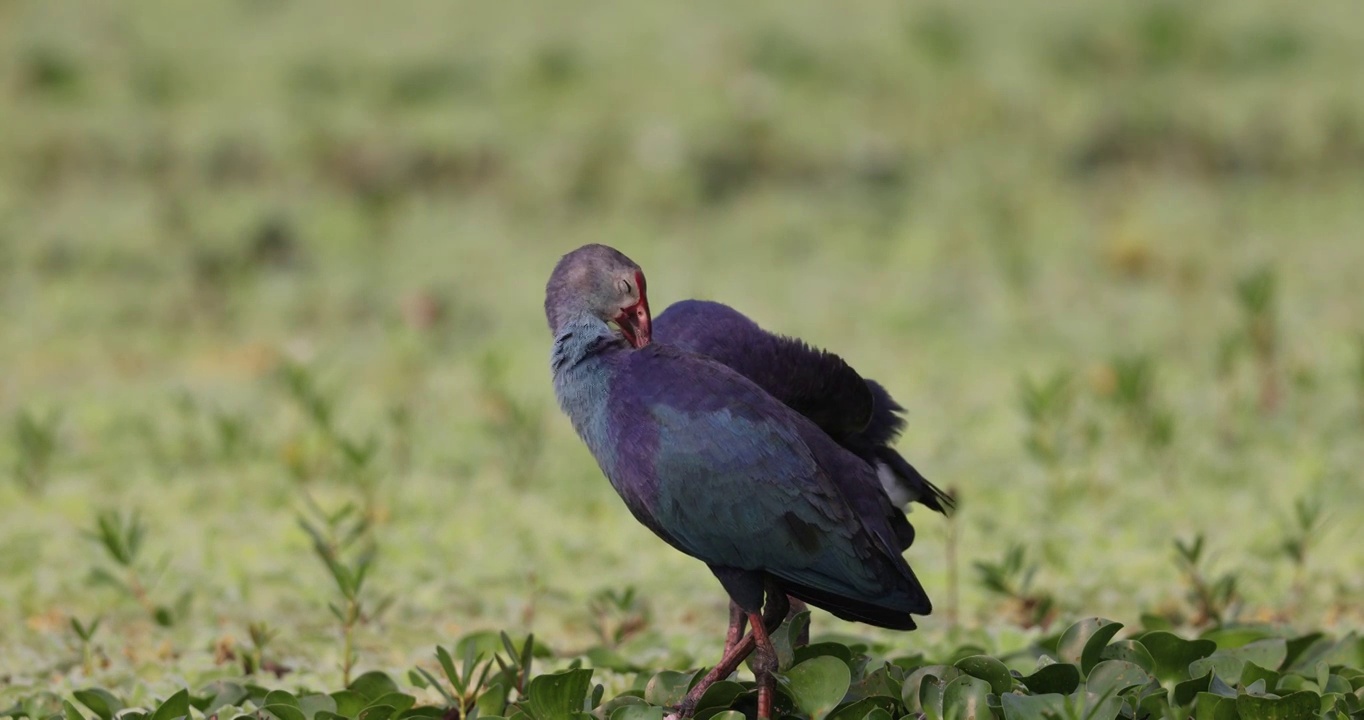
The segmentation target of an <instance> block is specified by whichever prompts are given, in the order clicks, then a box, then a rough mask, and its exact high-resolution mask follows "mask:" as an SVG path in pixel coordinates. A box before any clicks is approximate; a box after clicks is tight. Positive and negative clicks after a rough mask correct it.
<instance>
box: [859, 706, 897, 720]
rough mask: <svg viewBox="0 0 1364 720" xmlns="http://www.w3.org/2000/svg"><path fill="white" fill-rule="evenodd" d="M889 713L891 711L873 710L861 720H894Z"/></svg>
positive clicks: (883, 709)
mask: <svg viewBox="0 0 1364 720" xmlns="http://www.w3.org/2000/svg"><path fill="white" fill-rule="evenodd" d="M890 713H891V711H889V710H886V709H885V708H875V709H873V710H871V711H870V712H868V713H867V714H866V715H863V716H862V720H895V716H894V715H891V714H890Z"/></svg>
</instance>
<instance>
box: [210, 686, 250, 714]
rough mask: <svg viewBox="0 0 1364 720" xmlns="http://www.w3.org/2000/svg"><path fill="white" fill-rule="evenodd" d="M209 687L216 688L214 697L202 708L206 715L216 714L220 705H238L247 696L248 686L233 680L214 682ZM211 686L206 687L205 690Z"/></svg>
mask: <svg viewBox="0 0 1364 720" xmlns="http://www.w3.org/2000/svg"><path fill="white" fill-rule="evenodd" d="M209 688H214V692H213V699H212V700H210V701H209V702H208V704H207V705H205V706H204V707H203V708H201V710H202V711H203V713H204V717H208V716H211V715H214V714H215V713H216V712H217V710H218V708H220V707H226V706H228V705H237V704H238V703H240V702H241V701H242V700H244V699H246V696H247V692H246V688H244V687H242V686H241V685H238V684H236V683H232V682H217V683H213V684H212V685H210V686H209ZM209 688H205V690H208V689H209Z"/></svg>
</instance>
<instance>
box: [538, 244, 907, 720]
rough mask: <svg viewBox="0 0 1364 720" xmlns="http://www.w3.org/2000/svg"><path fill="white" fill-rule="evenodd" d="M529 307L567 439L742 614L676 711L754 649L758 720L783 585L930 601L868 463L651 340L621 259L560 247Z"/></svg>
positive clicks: (856, 613) (892, 613) (609, 252)
mask: <svg viewBox="0 0 1364 720" xmlns="http://www.w3.org/2000/svg"><path fill="white" fill-rule="evenodd" d="M545 314H546V317H547V319H548V321H549V326H550V330H551V332H552V333H553V335H554V347H553V351H552V353H551V360H550V364H551V368H552V370H553V375H554V391H555V395H556V397H557V398H558V401H559V406H560V407H561V408H562V409H563V411H564V413H565V414H566V415H568V417H569V419H570V420H571V421H572V423H573V427H574V429H575V430H576V431H577V433H578V435H579V437H581V438H582V440H583V442H584V443H585V444H586V445H587V447H588V449H589V450H590V451H591V452H592V455H593V456H594V457H595V458H596V460H597V463H598V465H600V466H601V469H602V471H603V473H604V474H605V475H606V477H607V479H609V480H610V482H611V484H612V486H613V487H614V488H615V489H616V492H617V493H619V494H620V496H621V498H622V499H623V500H624V501H625V505H626V507H627V508H628V509H629V510H630V512H631V513H632V514H633V515H634V516H635V518H636V519H637V520H639V521H640V522H641V523H642V524H643V525H645V526H646V527H648V528H649V529H650V530H652V531H653V532H654V533H655V534H656V535H658V536H659V537H660V538H662V539H663V540H664V541H665V542H667V543H668V544H670V545H672V546H673V547H675V548H676V549H678V550H680V551H682V552H684V553H686V554H688V555H690V556H692V557H695V558H697V559H699V560H701V561H702V562H704V563H706V565H707V566H708V567H709V568H710V570H711V572H712V573H714V575H715V576H716V578H717V579H718V580H719V581H720V584H721V585H722V586H723V587H724V589H725V591H726V592H727V593H728V594H729V597H730V599H731V600H732V601H733V602H734V604H736V605H737V606H738V607H739V608H741V609H742V611H743V612H744V614H745V616H746V617H747V620H748V622H749V623H750V624H751V625H752V632H751V633H749V634H748V635H747V636H746V637H745V638H744V640H743V641H742V642H740V643H739V644H738V645H737V646H736V647H733V648H731V649H730V650H729V651H728V652H726V654H725V657H724V658H722V659H721V661H720V663H719V664H717V665H716V667H715V668H713V669H712V670H711V672H710V673H708V674H707V676H706V677H705V678H704V679H703V680H702V681H701V683H698V685H697V686H695V687H694V688H693V689H692V691H691V692H689V693H688V696H687V699H686V700H684V701H683V704H682V706H681V707H679V711H680V714H682V715H687V714H689V713H690V712H691V711H692V710H693V709H694V707H695V702H696V700H698V699H699V698H700V696H701V694H702V693H703V692H704V690H705V688H706V687H707V686H709V685H710V684H712V683H713V682H714V681H715V680H718V679H720V678H723V677H725V676H727V675H729V673H731V672H733V671H734V669H735V668H736V667H737V666H738V664H739V662H741V661H742V659H743V657H744V656H746V655H747V654H748V653H749V652H755V656H754V663H753V667H754V670H755V672H754V674H755V675H756V676H757V679H758V688H759V690H758V714H759V717H763V718H767V717H770V716H771V710H772V694H773V688H774V678H773V673H774V672H775V671H776V669H777V667H776V665H777V657H776V651H775V648H774V647H773V646H772V642H771V639H770V638H769V637H768V633H769V632H770V631H771V630H773V629H775V628H776V627H777V625H779V624H780V622H781V620H782V619H783V618H784V617H785V615H786V611H787V607H788V600H787V596H791V597H795V598H798V599H800V600H802V601H804V602H807V603H809V604H811V605H814V606H815V607H819V608H823V609H825V610H827V611H829V612H831V613H833V614H834V615H836V616H838V617H841V618H844V619H847V620H855V621H860V622H865V623H868V624H871V625H877V626H880V627H886V628H892V629H899V630H911V629H913V628H914V627H915V623H914V620H913V618H912V617H911V615H927V614H929V613H930V612H931V610H932V606H931V603H930V602H929V599H928V596H927V594H926V593H925V592H924V589H923V587H922V586H921V585H920V584H919V581H918V579H917V578H915V576H914V573H913V571H912V570H910V568H909V565H908V564H907V563H906V562H905V560H904V558H903V557H902V556H901V553H902V551H903V548H904V547H905V546H906V544H907V539H909V538H912V537H913V531H912V529H910V528H909V523H908V521H907V520H906V519H905V517H904V515H903V514H902V513H901V512H900V511H899V509H898V508H897V507H896V506H895V505H894V504H893V503H892V502H891V501H890V499H889V497H888V496H887V494H886V493H885V491H884V490H883V489H882V487H881V483H880V480H879V479H878V477H877V472H876V470H875V469H874V468H873V467H872V466H871V465H869V464H868V463H867V462H865V461H864V460H862V459H861V458H860V457H858V456H857V455H855V454H854V453H852V452H849V451H848V450H847V449H845V448H844V447H842V446H841V445H839V444H838V442H836V441H835V440H834V439H833V438H832V437H831V436H830V435H829V434H828V433H827V432H825V431H824V430H822V429H821V428H820V427H819V426H818V425H816V424H815V423H813V422H811V421H810V420H809V419H808V418H806V417H805V416H804V415H802V414H800V413H799V412H797V411H795V410H793V409H792V408H791V407H789V406H787V405H786V404H784V403H782V402H781V401H780V400H777V399H776V398H774V397H773V396H772V395H770V394H768V393H767V392H766V391H764V390H763V389H762V388H761V387H759V386H758V385H757V384H755V383H754V382H753V381H751V380H749V379H748V378H746V377H744V376H743V375H741V374H740V373H738V372H735V371H734V370H732V369H730V368H729V367H727V366H725V365H724V364H722V363H720V362H717V361H715V360H713V359H711V358H708V357H706V356H703V355H698V354H695V353H690V352H687V351H685V350H681V349H678V348H676V347H673V346H670V345H666V344H662V343H651V342H650V339H651V330H652V320H651V318H650V316H649V311H648V302H647V298H646V294H645V282H644V274H643V272H642V271H641V270H640V268H639V266H638V265H636V264H635V263H634V262H632V261H631V260H630V259H629V258H627V257H625V256H624V255H622V254H621V253H620V252H618V251H616V250H614V249H612V248H609V247H606V246H604V245H586V246H584V247H581V248H579V249H577V250H575V251H573V252H571V253H569V254H567V255H565V256H564V257H563V258H562V259H560V260H559V263H558V264H557V265H556V266H555V268H554V272H553V274H552V275H551V276H550V279H549V283H548V284H547V286H546V289H545ZM609 323H615V324H616V325H617V329H613V328H612V327H611V325H610V324H609ZM764 600H766V603H767V606H766V612H765V613H764Z"/></svg>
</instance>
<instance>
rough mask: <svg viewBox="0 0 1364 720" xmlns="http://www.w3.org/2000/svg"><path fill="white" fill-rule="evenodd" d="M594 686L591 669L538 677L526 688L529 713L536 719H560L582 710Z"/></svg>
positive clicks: (565, 671) (566, 671) (526, 705)
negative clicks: (589, 691) (588, 692)
mask: <svg viewBox="0 0 1364 720" xmlns="http://www.w3.org/2000/svg"><path fill="white" fill-rule="evenodd" d="M591 687H592V670H591V668H583V669H580V670H564V671H562V672H557V673H553V674H550V675H540V676H537V677H536V678H535V679H533V680H531V681H530V685H529V686H528V687H527V688H526V703H525V709H526V713H527V714H528V715H530V717H531V718H532V719H533V720H560V719H561V718H564V717H567V716H569V715H572V714H573V713H576V712H580V711H582V709H583V704H584V703H583V701H584V700H586V699H587V691H588V690H590V689H591Z"/></svg>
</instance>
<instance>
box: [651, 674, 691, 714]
mask: <svg viewBox="0 0 1364 720" xmlns="http://www.w3.org/2000/svg"><path fill="white" fill-rule="evenodd" d="M697 672H700V671H699V670H698V671H697ZM697 672H689V673H686V672H678V671H676V670H664V671H662V672H660V673H657V674H656V675H654V676H653V677H652V678H650V679H649V684H648V685H646V686H644V699H645V700H647V701H648V702H649V704H650V705H661V706H663V707H674V706H676V705H677V704H678V703H680V702H682V698H684V697H686V695H687V690H689V689H690V688H691V682H692V679H693V678H695V677H696V675H697Z"/></svg>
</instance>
